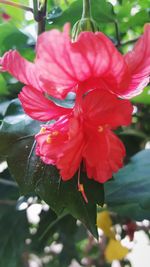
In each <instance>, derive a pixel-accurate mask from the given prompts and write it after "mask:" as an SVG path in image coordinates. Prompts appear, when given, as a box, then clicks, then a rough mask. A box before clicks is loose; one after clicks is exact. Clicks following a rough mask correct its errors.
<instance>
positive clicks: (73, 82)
mask: <svg viewBox="0 0 150 267" xmlns="http://www.w3.org/2000/svg"><path fill="white" fill-rule="evenodd" d="M65 28H66V26H65ZM36 50H37V58H36V61H35V62H36V65H38V71H39V76H40V85H41V87H42V88H43V90H45V91H47V92H48V93H49V94H50V95H52V96H54V97H59V98H63V97H65V95H66V94H67V93H68V92H69V91H75V90H76V88H77V87H76V86H77V85H78V86H79V85H80V83H84V82H86V81H87V84H86V86H87V87H88V88H87V90H89V89H91V86H92V88H93V86H95V85H98V84H99V86H103V87H106V89H107V90H109V91H112V92H114V93H116V94H118V95H121V93H122V92H124V90H125V89H126V87H127V86H128V84H129V81H130V75H129V72H128V68H127V65H126V63H125V60H124V58H123V56H122V55H121V54H120V53H119V52H118V51H117V49H116V48H115V46H114V45H113V43H112V42H111V41H110V40H109V39H108V38H107V37H106V36H105V35H104V34H102V33H96V34H94V33H92V32H82V33H80V35H79V37H78V40H77V41H76V42H71V40H70V37H69V34H68V31H67V30H66V29H64V31H63V32H59V31H58V30H52V31H49V32H45V33H43V34H41V35H40V36H39V38H38V42H37V48H36ZM89 81H90V83H88V82H89ZM83 86H84V84H83Z"/></svg>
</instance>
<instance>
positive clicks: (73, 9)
mask: <svg viewBox="0 0 150 267" xmlns="http://www.w3.org/2000/svg"><path fill="white" fill-rule="evenodd" d="M112 8H113V7H112V5H111V4H110V3H108V2H106V1H105V0H97V1H95V0H92V1H91V9H92V16H93V19H95V20H96V22H97V23H101V22H102V23H103V22H114V16H113V11H112ZM81 15H82V1H80V0H78V1H75V2H73V3H72V4H71V5H70V6H69V7H68V8H67V9H66V10H65V11H64V12H63V13H62V14H61V13H60V16H59V17H56V16H55V19H54V18H53V20H52V22H53V23H54V25H55V27H62V26H63V25H64V24H65V23H66V22H70V23H71V25H72V26H73V25H74V24H75V23H76V22H77V21H78V20H79V19H80V18H81ZM52 26H53V25H52Z"/></svg>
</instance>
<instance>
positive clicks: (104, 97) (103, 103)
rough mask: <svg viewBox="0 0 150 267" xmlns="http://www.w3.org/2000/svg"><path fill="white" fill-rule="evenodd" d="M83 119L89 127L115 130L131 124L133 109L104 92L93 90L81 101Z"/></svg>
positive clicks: (125, 102) (126, 101)
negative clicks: (105, 127)
mask: <svg viewBox="0 0 150 267" xmlns="http://www.w3.org/2000/svg"><path fill="white" fill-rule="evenodd" d="M82 102H83V117H84V118H85V121H87V122H88V124H89V125H94V124H96V125H98V126H105V125H107V126H109V127H111V128H116V127H118V126H122V125H129V124H130V123H131V118H132V117H131V116H132V111H133V107H132V105H131V103H130V102H129V101H128V100H122V99H118V98H117V97H116V96H115V95H113V94H111V93H109V92H107V91H105V90H93V91H91V92H89V93H88V94H87V95H86V96H85V97H84V98H83V100H82Z"/></svg>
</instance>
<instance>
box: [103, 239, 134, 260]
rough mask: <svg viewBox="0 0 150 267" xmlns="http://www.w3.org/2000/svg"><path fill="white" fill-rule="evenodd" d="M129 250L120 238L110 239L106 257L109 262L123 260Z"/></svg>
mask: <svg viewBox="0 0 150 267" xmlns="http://www.w3.org/2000/svg"><path fill="white" fill-rule="evenodd" d="M128 252H129V250H128V249H127V248H126V247H123V246H122V245H121V243H120V241H118V240H114V239H110V241H109V243H108V245H107V247H106V249H105V258H106V260H107V261H108V262H112V261H113V260H122V259H123V258H124V257H125V256H126V255H127V254H128Z"/></svg>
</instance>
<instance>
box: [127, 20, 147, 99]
mask: <svg viewBox="0 0 150 267" xmlns="http://www.w3.org/2000/svg"><path fill="white" fill-rule="evenodd" d="M149 44H150V24H146V26H145V32H144V34H143V36H142V37H141V38H140V39H139V40H138V41H137V43H136V44H135V46H134V48H133V50H132V51H131V52H129V53H127V54H126V55H125V57H124V58H125V61H126V63H127V65H128V67H129V70H130V72H131V75H132V80H131V83H130V86H129V87H128V88H127V92H126V94H124V95H123V96H125V97H128V98H131V97H133V96H135V95H138V94H140V93H141V92H142V90H143V89H144V87H145V86H146V85H147V84H148V83H149V76H150V45H149Z"/></svg>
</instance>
